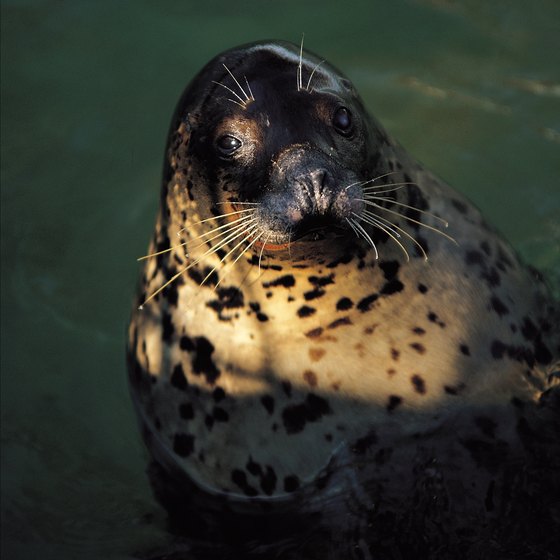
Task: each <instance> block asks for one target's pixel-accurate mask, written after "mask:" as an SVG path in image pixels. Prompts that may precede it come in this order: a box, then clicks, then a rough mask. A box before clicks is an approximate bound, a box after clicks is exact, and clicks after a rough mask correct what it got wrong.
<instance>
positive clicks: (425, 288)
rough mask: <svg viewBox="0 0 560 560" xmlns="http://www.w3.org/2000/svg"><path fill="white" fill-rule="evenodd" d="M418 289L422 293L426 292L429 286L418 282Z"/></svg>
mask: <svg viewBox="0 0 560 560" xmlns="http://www.w3.org/2000/svg"><path fill="white" fill-rule="evenodd" d="M418 291H419V292H420V293H421V294H425V293H426V292H427V291H428V287H427V286H425V285H424V284H418Z"/></svg>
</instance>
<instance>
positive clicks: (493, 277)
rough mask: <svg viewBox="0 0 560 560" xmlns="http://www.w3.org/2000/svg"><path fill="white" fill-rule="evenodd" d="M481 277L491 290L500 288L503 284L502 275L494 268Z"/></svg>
mask: <svg viewBox="0 0 560 560" xmlns="http://www.w3.org/2000/svg"><path fill="white" fill-rule="evenodd" d="M480 277H481V278H482V279H483V280H485V281H486V283H487V284H488V286H489V287H490V288H495V287H496V286H499V285H500V282H501V278H500V273H499V272H498V271H497V270H496V269H495V268H494V267H491V268H489V269H488V270H485V271H484V272H482V273H481V275H480Z"/></svg>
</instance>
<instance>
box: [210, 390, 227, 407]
mask: <svg viewBox="0 0 560 560" xmlns="http://www.w3.org/2000/svg"><path fill="white" fill-rule="evenodd" d="M212 398H213V399H214V401H215V402H217V403H218V402H221V401H223V400H224V399H225V398H226V392H225V391H224V390H223V389H222V388H221V387H216V388H215V389H214V390H213V391H212Z"/></svg>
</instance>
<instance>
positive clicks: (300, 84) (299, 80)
mask: <svg viewBox="0 0 560 560" xmlns="http://www.w3.org/2000/svg"><path fill="white" fill-rule="evenodd" d="M304 39H305V33H302V34H301V44H300V46H299V62H298V67H297V90H298V91H301V90H302V89H303V80H302V66H303V40H304Z"/></svg>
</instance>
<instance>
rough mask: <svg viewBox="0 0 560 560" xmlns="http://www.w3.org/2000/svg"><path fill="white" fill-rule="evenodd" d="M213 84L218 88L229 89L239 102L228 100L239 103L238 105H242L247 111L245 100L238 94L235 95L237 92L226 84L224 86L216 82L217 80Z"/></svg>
mask: <svg viewBox="0 0 560 560" xmlns="http://www.w3.org/2000/svg"><path fill="white" fill-rule="evenodd" d="M212 82H213V83H214V84H216V85H218V86H222V87H223V88H225V89H227V90H228V91H229V92H230V93H232V94H233V95H235V97H237V99H239V101H234V100H233V99H229V98H228V101H233V102H234V103H237V104H238V105H240V106H241V107H243V108H244V109H245V101H243V99H242V98H241V97H240V96H239V95H238V94H237V93H235V91H233V90H232V89H231V88H230V87H228V86H226V85H225V84H222V82H216V81H215V80H212Z"/></svg>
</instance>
